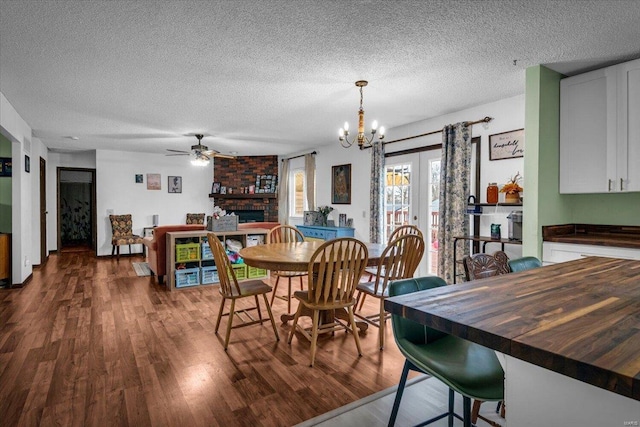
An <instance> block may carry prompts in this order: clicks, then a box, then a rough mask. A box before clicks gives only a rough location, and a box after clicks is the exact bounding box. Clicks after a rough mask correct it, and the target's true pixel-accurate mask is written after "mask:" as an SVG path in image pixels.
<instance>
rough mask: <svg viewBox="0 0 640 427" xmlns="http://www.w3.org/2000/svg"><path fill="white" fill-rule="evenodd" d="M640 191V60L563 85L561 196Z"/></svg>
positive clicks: (589, 74) (577, 77)
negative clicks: (566, 194)
mask: <svg viewBox="0 0 640 427" xmlns="http://www.w3.org/2000/svg"><path fill="white" fill-rule="evenodd" d="M620 191H640V60H635V61H630V62H627V63H624V64H619V65H614V66H611V67H607V68H603V69H600V70H595V71H591V72H589V73H584V74H580V75H577V76H573V77H568V78H566V79H563V80H562V81H561V82H560V193H608V192H620Z"/></svg>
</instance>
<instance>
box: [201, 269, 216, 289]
mask: <svg viewBox="0 0 640 427" xmlns="http://www.w3.org/2000/svg"><path fill="white" fill-rule="evenodd" d="M200 273H201V276H202V277H201V279H200V280H201V283H202V284H203V285H208V284H211V283H218V282H219V281H220V280H219V279H218V269H217V268H216V267H213V266H212V267H202V268H201V269H200Z"/></svg>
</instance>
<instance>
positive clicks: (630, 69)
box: [617, 59, 640, 191]
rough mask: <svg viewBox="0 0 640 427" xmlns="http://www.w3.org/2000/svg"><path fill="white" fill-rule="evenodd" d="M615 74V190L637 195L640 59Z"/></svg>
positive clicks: (638, 182)
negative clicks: (616, 182) (616, 106)
mask: <svg viewBox="0 0 640 427" xmlns="http://www.w3.org/2000/svg"><path fill="white" fill-rule="evenodd" d="M618 71H619V72H618V112H619V114H618V139H619V148H618V164H617V167H618V177H617V178H618V185H619V186H621V187H618V188H621V190H622V191H640V59H638V60H635V61H631V62H627V63H624V64H620V65H619V70H618ZM620 180H622V181H620Z"/></svg>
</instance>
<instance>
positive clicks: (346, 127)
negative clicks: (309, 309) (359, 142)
mask: <svg viewBox="0 0 640 427" xmlns="http://www.w3.org/2000/svg"><path fill="white" fill-rule="evenodd" d="M343 129H344V131H345V132H349V122H344V128H343Z"/></svg>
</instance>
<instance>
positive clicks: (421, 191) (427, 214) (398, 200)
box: [384, 149, 441, 276]
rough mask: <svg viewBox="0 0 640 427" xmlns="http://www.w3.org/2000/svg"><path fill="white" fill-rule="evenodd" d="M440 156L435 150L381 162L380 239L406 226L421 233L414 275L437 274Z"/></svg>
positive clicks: (391, 157)
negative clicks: (382, 232)
mask: <svg viewBox="0 0 640 427" xmlns="http://www.w3.org/2000/svg"><path fill="white" fill-rule="evenodd" d="M440 156H441V150H439V149H435V150H429V151H422V152H419V153H412V154H403V155H399V156H389V157H387V158H386V159H385V160H386V165H385V172H386V174H385V176H386V180H385V236H384V237H385V239H387V238H388V237H389V235H390V234H391V232H393V230H394V229H396V228H397V227H400V226H401V225H407V224H411V225H415V226H417V227H418V228H419V229H420V231H422V234H423V235H424V240H425V246H426V247H425V255H424V257H423V258H422V261H421V262H420V266H419V267H418V271H416V275H417V276H423V275H425V274H437V273H438V264H437V263H438V252H437V251H438V233H437V230H438V224H439V221H438V193H439V186H440Z"/></svg>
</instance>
